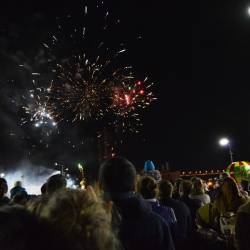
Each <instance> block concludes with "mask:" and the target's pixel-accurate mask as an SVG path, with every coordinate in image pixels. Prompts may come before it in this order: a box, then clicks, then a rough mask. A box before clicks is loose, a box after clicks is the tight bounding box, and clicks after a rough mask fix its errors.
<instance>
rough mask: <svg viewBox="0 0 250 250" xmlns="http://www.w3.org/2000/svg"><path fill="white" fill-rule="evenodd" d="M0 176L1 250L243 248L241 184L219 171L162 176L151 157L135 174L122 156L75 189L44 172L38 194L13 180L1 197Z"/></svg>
mask: <svg viewBox="0 0 250 250" xmlns="http://www.w3.org/2000/svg"><path fill="white" fill-rule="evenodd" d="M7 192H8V183H7V181H6V180H5V179H4V178H0V247H1V249H3V250H31V249H53V250H57V249H58V250H59V249H60V250H90V249H93V250H108V249H110V250H120V249H121V250H122V249H124V250H140V249H141V250H158V249H159V250H163V249H165V250H174V249H177V250H179V249H194V250H200V249H202V250H206V249H210V250H217V249H222V250H224V249H225V250H231V249H238V250H246V249H249V246H248V245H249V243H248V240H249V239H248V235H250V234H249V233H250V203H249V202H248V185H247V184H246V183H245V184H244V185H243V184H242V185H240V184H239V183H237V182H236V181H235V180H234V179H233V178H231V177H230V176H229V175H227V174H225V173H224V174H222V175H221V176H220V179H219V180H218V181H217V182H216V184H215V183H213V185H211V182H210V184H208V182H205V181H203V180H202V179H201V178H198V177H192V178H190V179H188V180H187V179H181V178H179V179H177V180H176V181H175V182H174V183H172V182H170V181H168V180H165V179H162V178H161V173H160V172H159V171H157V170H156V169H155V166H154V164H153V162H152V161H146V163H145V167H144V171H143V173H142V174H140V175H139V174H138V173H137V172H136V168H135V166H134V165H133V164H132V163H131V162H130V161H128V160H127V159H125V158H122V157H113V158H111V159H109V160H107V161H106V162H104V163H103V164H102V166H101V167H100V171H99V180H98V181H97V183H96V185H94V186H87V187H86V188H85V189H84V190H82V189H71V188H67V187H66V179H65V177H64V176H63V175H60V174H57V175H53V176H51V177H50V178H49V179H48V180H47V181H46V183H44V185H43V186H42V187H41V195H39V196H31V195H29V194H28V193H27V191H26V190H25V188H24V187H22V183H21V182H20V181H18V180H17V182H16V183H15V185H14V187H13V188H12V189H11V190H10V197H7V195H6V194H7Z"/></svg>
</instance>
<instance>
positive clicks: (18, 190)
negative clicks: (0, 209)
mask: <svg viewBox="0 0 250 250" xmlns="http://www.w3.org/2000/svg"><path fill="white" fill-rule="evenodd" d="M18 193H22V194H24V195H26V196H28V194H27V192H26V190H25V188H23V187H13V188H12V189H11V190H10V197H11V199H12V198H13V197H14V196H15V195H16V194H18Z"/></svg>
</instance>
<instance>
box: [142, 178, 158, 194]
mask: <svg viewBox="0 0 250 250" xmlns="http://www.w3.org/2000/svg"><path fill="white" fill-rule="evenodd" d="M139 192H140V194H141V195H142V197H143V198H144V199H153V198H155V197H156V195H157V183H156V180H155V179H154V178H152V177H150V176H145V177H143V178H142V179H141V181H140V185H139Z"/></svg>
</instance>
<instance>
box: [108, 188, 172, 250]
mask: <svg viewBox="0 0 250 250" xmlns="http://www.w3.org/2000/svg"><path fill="white" fill-rule="evenodd" d="M111 198H112V200H113V202H114V205H115V207H116V209H117V210H118V211H119V213H120V215H121V222H120V224H119V225H118V227H119V238H120V241H121V243H122V244H123V247H124V249H125V250H139V249H140V250H156V249H157V250H163V249H164V250H173V249H175V248H174V244H173V240H172V236H171V232H170V229H169V226H168V224H167V223H166V222H165V221H164V220H163V219H162V218H161V217H160V216H159V215H157V214H155V213H154V212H152V211H151V210H150V209H149V206H148V203H147V202H145V201H144V200H143V199H142V198H139V197H137V196H135V195H134V194H133V193H127V194H122V195H121V196H120V197H119V195H116V197H112V196H111Z"/></svg>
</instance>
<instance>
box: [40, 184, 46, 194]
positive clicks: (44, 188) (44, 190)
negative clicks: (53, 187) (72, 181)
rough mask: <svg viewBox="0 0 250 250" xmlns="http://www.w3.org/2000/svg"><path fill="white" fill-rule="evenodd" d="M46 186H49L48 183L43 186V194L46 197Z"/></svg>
mask: <svg viewBox="0 0 250 250" xmlns="http://www.w3.org/2000/svg"><path fill="white" fill-rule="evenodd" d="M46 186H47V183H44V184H43V185H42V186H41V194H42V195H46V192H47V191H46Z"/></svg>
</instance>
